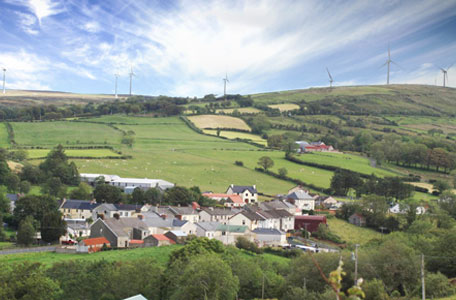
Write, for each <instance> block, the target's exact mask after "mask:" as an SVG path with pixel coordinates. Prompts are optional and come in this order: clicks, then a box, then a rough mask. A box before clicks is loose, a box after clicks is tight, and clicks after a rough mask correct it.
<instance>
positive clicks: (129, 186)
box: [80, 173, 174, 193]
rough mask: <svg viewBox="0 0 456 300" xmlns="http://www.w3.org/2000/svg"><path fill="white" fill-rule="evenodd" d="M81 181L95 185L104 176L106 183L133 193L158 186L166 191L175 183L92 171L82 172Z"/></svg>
mask: <svg viewBox="0 0 456 300" xmlns="http://www.w3.org/2000/svg"><path fill="white" fill-rule="evenodd" d="M80 177H81V181H84V182H87V183H88V184H90V185H92V186H93V185H95V183H96V181H97V180H99V179H100V178H101V177H103V178H104V183H105V184H110V185H113V186H116V187H119V188H121V189H124V190H125V191H126V192H128V193H133V190H134V189H135V188H140V189H143V190H147V189H151V188H158V189H160V190H162V191H165V190H167V189H169V188H172V187H174V184H173V183H171V182H168V181H166V180H162V179H148V178H122V177H120V176H117V175H107V174H92V173H81V174H80Z"/></svg>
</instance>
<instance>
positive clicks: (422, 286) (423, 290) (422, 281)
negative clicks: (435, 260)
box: [421, 254, 426, 300]
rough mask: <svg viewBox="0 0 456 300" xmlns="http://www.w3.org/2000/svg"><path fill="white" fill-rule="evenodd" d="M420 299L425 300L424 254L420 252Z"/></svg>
mask: <svg viewBox="0 0 456 300" xmlns="http://www.w3.org/2000/svg"><path fill="white" fill-rule="evenodd" d="M421 299H422V300H426V288H425V285H424V254H421Z"/></svg>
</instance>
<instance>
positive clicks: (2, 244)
mask: <svg viewBox="0 0 456 300" xmlns="http://www.w3.org/2000/svg"><path fill="white" fill-rule="evenodd" d="M14 247H15V246H14V244H13V243H10V242H0V250H5V249H10V248H14Z"/></svg>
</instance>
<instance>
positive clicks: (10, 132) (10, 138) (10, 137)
mask: <svg viewBox="0 0 456 300" xmlns="http://www.w3.org/2000/svg"><path fill="white" fill-rule="evenodd" d="M5 127H6V131H7V133H8V143H10V144H11V145H12V146H16V141H15V140H14V129H13V126H11V124H10V123H9V122H5Z"/></svg>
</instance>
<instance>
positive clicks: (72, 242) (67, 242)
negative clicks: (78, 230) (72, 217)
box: [62, 239, 77, 245]
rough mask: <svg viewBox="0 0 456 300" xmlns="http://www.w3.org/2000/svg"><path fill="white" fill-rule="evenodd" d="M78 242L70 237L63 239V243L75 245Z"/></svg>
mask: <svg viewBox="0 0 456 300" xmlns="http://www.w3.org/2000/svg"><path fill="white" fill-rule="evenodd" d="M76 243H77V242H76V241H74V240H72V239H69V240H66V241H62V245H75V244H76Z"/></svg>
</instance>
